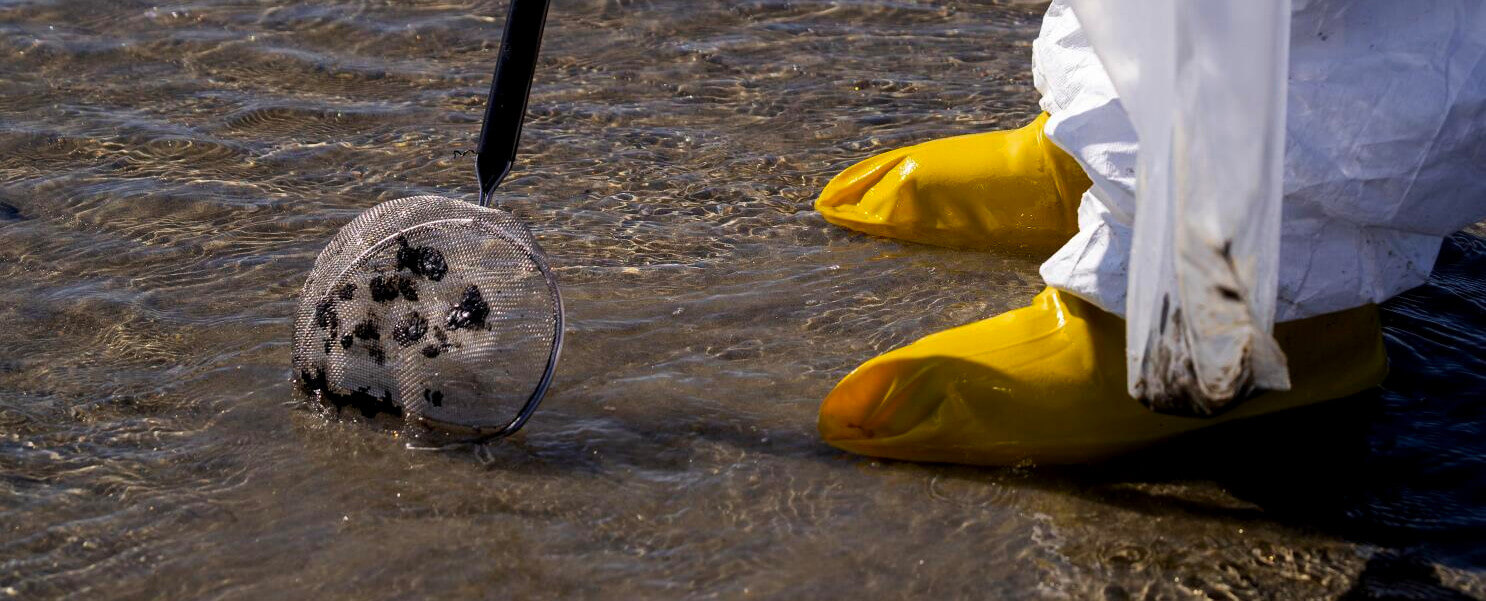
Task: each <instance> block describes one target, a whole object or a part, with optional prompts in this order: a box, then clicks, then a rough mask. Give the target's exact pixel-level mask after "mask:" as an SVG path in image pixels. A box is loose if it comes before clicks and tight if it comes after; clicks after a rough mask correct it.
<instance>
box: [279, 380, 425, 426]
mask: <svg viewBox="0 0 1486 601" xmlns="http://www.w3.org/2000/svg"><path fill="white" fill-rule="evenodd" d="M296 383H297V384H298V386H299V390H300V392H303V393H304V394H305V395H306V396H309V397H312V398H314V399H316V400H318V401H320V402H321V403H322V404H325V405H329V406H331V407H335V408H336V409H337V410H340V409H345V408H348V407H349V408H351V409H355V410H357V411H359V412H361V415H362V416H363V417H367V418H372V417H376V415H377V414H379V413H386V414H388V415H391V416H392V417H396V418H401V417H402V407H399V406H398V405H397V403H394V402H392V393H391V392H385V391H384V392H383V393H382V396H381V397H376V396H373V395H372V394H371V392H369V389H366V388H362V389H360V390H357V391H356V392H352V393H349V394H341V393H337V392H334V391H332V390H330V385H329V383H328V382H327V381H326V378H325V373H324V372H322V371H320V370H318V369H308V370H302V371H300V372H299V379H298V381H297V382H296Z"/></svg>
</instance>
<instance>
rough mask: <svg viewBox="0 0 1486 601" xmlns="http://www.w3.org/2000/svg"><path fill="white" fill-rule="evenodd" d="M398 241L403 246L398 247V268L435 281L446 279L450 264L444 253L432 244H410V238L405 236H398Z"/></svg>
mask: <svg viewBox="0 0 1486 601" xmlns="http://www.w3.org/2000/svg"><path fill="white" fill-rule="evenodd" d="M397 243H398V244H400V245H402V248H399V249H397V270H398V271H402V270H404V269H406V270H408V271H411V272H413V275H421V276H423V277H425V278H428V279H430V280H433V281H435V282H437V281H439V280H442V279H444V274H446V273H449V264H448V263H446V262H444V253H442V252H439V249H437V248H433V247H431V246H409V245H408V239H407V238H406V237H403V236H398V237H397Z"/></svg>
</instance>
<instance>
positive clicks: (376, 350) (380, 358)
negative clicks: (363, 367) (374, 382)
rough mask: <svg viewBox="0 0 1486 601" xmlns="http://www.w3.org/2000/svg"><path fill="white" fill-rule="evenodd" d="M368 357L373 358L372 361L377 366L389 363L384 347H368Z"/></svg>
mask: <svg viewBox="0 0 1486 601" xmlns="http://www.w3.org/2000/svg"><path fill="white" fill-rule="evenodd" d="M366 355H367V356H368V357H371V360H372V361H376V362H377V365H381V364H383V363H386V362H387V353H386V352H385V351H383V350H382V347H380V346H377V345H375V344H373V345H368V346H367V347H366Z"/></svg>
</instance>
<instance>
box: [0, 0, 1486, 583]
mask: <svg viewBox="0 0 1486 601" xmlns="http://www.w3.org/2000/svg"><path fill="white" fill-rule="evenodd" d="M1040 16H1041V9H1040V8H1039V7H1038V6H1035V5H1027V4H1024V3H1007V4H1000V3H963V2H962V3H953V4H945V5H936V4H929V3H925V2H917V1H911V0H901V1H885V0H884V1H865V0H864V1H849V0H842V1H835V2H822V1H811V0H793V1H748V2H733V3H726V4H723V3H703V2H684V1H679V0H654V1H632V0H574V1H559V2H557V3H556V5H555V6H554V7H553V8H552V12H551V17H550V22H549V26H548V31H547V36H546V44H545V46H544V48H543V52H542V59H541V63H540V65H539V67H538V74H537V81H536V83H535V89H534V92H533V96H532V100H531V113H532V114H531V116H530V119H529V121H528V122H527V125H526V128H525V137H524V140H523V142H524V145H523V153H524V157H523V158H522V160H521V161H520V163H519V164H518V166H517V167H516V170H515V172H514V174H513V176H512V177H511V178H510V179H509V180H508V181H507V182H506V183H505V184H504V185H503V187H502V191H503V192H502V196H501V199H502V202H503V203H504V204H505V205H506V206H508V207H511V208H513V209H514V210H516V211H518V212H519V213H520V214H521V215H523V216H524V217H525V218H526V219H527V220H528V221H529V222H530V223H531V224H532V227H533V229H534V231H535V233H536V234H537V235H538V237H539V239H540V240H541V242H542V244H543V245H544V247H545V248H546V250H547V252H548V254H549V255H550V256H551V258H552V260H553V263H554V267H555V268H556V269H557V273H558V277H559V278H560V280H561V282H562V284H563V286H564V293H565V296H566V299H565V300H566V302H567V306H568V310H569V313H568V318H569V324H570V328H569V331H568V346H567V348H566V351H565V355H564V360H563V363H562V365H561V368H560V371H559V373H558V376H557V380H556V383H555V386H554V388H553V391H552V394H551V395H550V396H549V397H548V399H547V400H546V402H545V403H544V404H543V408H542V410H541V411H540V412H539V413H538V414H537V416H536V417H535V418H534V419H533V421H532V422H531V423H530V424H529V425H528V426H527V428H526V430H525V431H523V432H522V433H521V434H520V435H518V436H517V437H515V438H514V439H511V440H508V441H504V442H501V443H499V444H494V445H489V446H487V447H484V448H481V449H468V448H466V449H461V450H454V451H447V452H425V451H414V450H409V449H408V448H406V446H405V443H406V442H407V441H406V439H405V437H404V436H403V435H401V434H400V433H399V432H397V431H395V430H389V429H387V428H383V427H380V426H378V425H377V424H373V423H367V422H365V421H356V420H346V421H327V420H324V419H321V418H320V417H318V416H316V415H314V414H311V413H308V412H305V411H300V410H295V409H294V408H292V407H290V406H286V403H290V402H291V401H293V396H292V395H291V390H290V384H289V380H288V376H289V367H288V364H289V348H290V334H291V329H292V324H291V319H292V317H291V316H292V314H293V311H294V307H295V304H296V302H297V299H296V295H297V294H298V292H299V287H300V285H301V284H302V282H303V278H304V276H305V274H306V273H307V272H308V270H309V268H310V266H311V264H312V262H313V261H314V258H315V256H316V254H317V253H319V251H320V249H321V248H322V247H323V246H324V244H325V243H326V241H328V240H329V239H330V237H331V236H332V235H333V234H334V233H335V231H336V230H337V229H338V228H340V226H341V225H343V224H345V223H346V222H348V221H349V220H350V219H351V218H353V217H354V216H355V215H356V214H358V213H360V212H361V211H362V210H364V209H366V208H368V207H370V206H372V205H374V204H375V203H377V202H380V201H385V200H390V199H393V198H399V197H404V196H413V195H421V194H443V195H449V196H456V197H461V198H472V197H473V196H474V195H475V192H476V190H475V185H474V184H475V179H474V172H473V161H472V158H471V157H469V156H464V155H462V154H461V151H465V150H468V149H470V148H472V147H473V145H474V143H475V138H476V136H477V134H478V130H479V119H480V116H481V107H482V103H483V101H484V94H485V89H486V86H487V85H488V83H487V82H488V78H489V75H490V71H491V68H492V65H493V57H494V49H495V47H496V45H497V44H498V41H499V35H500V28H501V23H502V19H503V17H504V4H503V3H497V2H493V1H479V2H474V1H466V0H410V1H405V2H387V1H383V0H338V1H332V0H314V1H308V2H293V3H288V2H286V3H268V2H255V1H247V0H185V1H183V2H178V3H169V4H154V3H151V2H135V1H130V0H108V1H101V0H0V283H3V285H0V598H11V597H14V598H23V599H223V600H227V599H306V598H315V599H357V600H366V599H408V598H438V599H462V598H482V599H483V598H491V597H511V598H520V599H528V598H530V599H571V598H614V599H679V598H725V599H737V598H759V599H781V600H788V599H843V598H851V599H893V598H946V599H950V598H1039V599H1040V598H1077V599H1084V598H1094V599H1101V598H1102V599H1184V598H1215V599H1254V598H1265V599H1288V598H1294V599H1300V598H1331V597H1338V596H1344V595H1347V594H1352V595H1357V597H1355V598H1486V571H1483V569H1486V545H1482V544H1481V541H1482V540H1486V436H1483V431H1482V430H1483V424H1486V407H1483V406H1482V404H1481V402H1480V399H1481V398H1482V397H1483V394H1482V393H1483V391H1486V357H1483V356H1482V355H1481V353H1480V349H1482V348H1486V335H1483V333H1482V332H1483V329H1482V324H1486V300H1483V299H1486V242H1483V239H1482V238H1481V237H1480V235H1481V234H1482V230H1481V229H1480V228H1477V229H1475V230H1473V233H1462V234H1459V235H1457V236H1455V237H1453V238H1452V239H1450V240H1449V241H1447V243H1446V245H1445V248H1444V250H1443V251H1442V254H1441V259H1440V266H1439V269H1438V271H1437V273H1436V275H1435V277H1434V278H1433V279H1432V280H1431V282H1430V284H1429V285H1427V286H1425V287H1423V288H1420V289H1418V290H1415V291H1413V292H1411V293H1409V294H1407V295H1405V296H1404V297H1402V298H1400V299H1396V300H1395V301H1393V302H1391V303H1390V304H1389V305H1388V306H1387V311H1386V315H1385V319H1386V324H1387V337H1388V344H1389V352H1390V355H1391V357H1392V361H1393V371H1392V375H1391V376H1390V378H1389V380H1388V382H1387V384H1386V386H1385V387H1384V388H1383V389H1382V390H1381V391H1379V392H1377V393H1370V394H1368V395H1364V396H1363V397H1361V398H1356V399H1348V400H1346V401H1343V402H1340V403H1337V404H1333V405H1331V406H1328V407H1323V408H1320V409H1317V410H1314V411H1308V412H1305V413H1303V414H1299V415H1291V416H1286V418H1285V419H1283V420H1278V421H1276V420H1271V421H1268V422H1264V423H1259V424H1251V425H1247V426H1242V427H1238V428H1229V429H1227V430H1225V431H1223V432H1218V433H1211V434H1204V435H1203V436H1201V437H1200V438H1201V439H1200V440H1194V441H1188V442H1185V443H1181V444H1175V445H1168V446H1165V447H1161V448H1158V449H1153V450H1152V451H1151V452H1150V453H1148V454H1146V455H1143V456H1141V457H1136V458H1131V459H1129V460H1126V461H1122V462H1119V463H1116V464H1114V465H1106V466H1098V467H1090V468H1083V469H1061V470H1052V469H1032V468H1029V467H1020V468H1015V469H972V468H964V467H954V466H935V465H914V464H909V463H897V462H882V461H873V460H870V459H863V458H858V457H852V456H849V455H846V454H843V453H840V452H837V451H834V450H832V449H831V448H829V447H827V446H825V445H824V444H822V443H821V442H819V440H818V439H817V437H816V435H815V432H814V417H815V410H816V407H817V404H818V402H819V399H820V398H821V397H823V396H824V395H825V394H826V392H827V391H828V390H830V388H831V386H832V384H833V383H834V382H835V381H836V380H838V379H839V378H840V377H841V376H843V375H845V374H846V372H847V371H849V370H850V369H851V368H853V367H854V366H856V365H857V364H858V363H860V362H861V361H863V360H865V359H867V358H869V357H871V356H873V355H874V354H877V353H880V352H883V351H886V350H888V349H890V348H893V347H895V346H898V345H901V344H904V343H907V342H909V341H911V340H913V339H915V338H917V337H919V336H923V335H925V334H928V333H930V332H933V331H936V330H940V329H943V328H946V327H949V326H953V325H958V324H962V323H966V322H969V321H973V320H976V319H980V318H983V317H988V316H990V315H994V314H996V313H999V312H1001V311H1004V310H1007V309H1010V308H1014V307H1017V306H1020V305H1023V304H1025V303H1026V302H1027V300H1028V299H1030V298H1031V296H1032V295H1033V294H1035V293H1036V292H1037V291H1038V290H1039V289H1040V287H1041V282H1040V279H1039V278H1038V276H1037V263H1038V260H1037V259H1036V258H1035V257H1027V256H1014V255H1008V254H1005V253H981V252H956V251H950V250H943V249H935V248H928V247H923V246H917V245H911V244H902V243H897V242H893V241H890V240H883V239H875V238H870V237H865V236H860V235H854V234H851V233H848V232H846V231H843V230H841V229H838V228H834V227H830V226H828V225H827V224H826V223H825V222H824V221H823V220H822V219H821V218H820V217H819V215H817V214H816V213H814V212H813V211H812V210H810V203H811V200H812V199H813V196H814V194H816V193H817V192H818V191H819V189H820V188H821V187H822V186H823V185H824V184H825V182H826V181H827V180H828V179H829V177H830V176H831V175H832V174H834V173H836V172H838V171H839V170H841V169H843V168H845V167H846V166H847V165H850V164H851V163H853V162H854V161H857V160H860V159H862V158H865V157H867V156H869V155H871V154H873V153H875V152H878V151H881V150H885V149H887V148H891V147H895V146H900V145H904V144H910V143H914V142H919V141H924V140H929V139H933V138H937V137H943V136H947V135H953V134H960V133H969V132H974V131H982V130H987V129H992V128H1004V127H1011V126H1015V125H1020V124H1021V123H1024V122H1025V121H1027V120H1029V119H1031V118H1032V117H1033V116H1034V115H1035V113H1036V110H1037V104H1036V101H1037V94H1036V92H1035V90H1034V89H1033V87H1032V81H1031V75H1030V70H1029V67H1030V53H1031V49H1030V43H1031V40H1032V39H1033V37H1034V36H1035V35H1036V32H1037V28H1038V24H1039V22H1040ZM1390 595H1393V597H1389V596H1390Z"/></svg>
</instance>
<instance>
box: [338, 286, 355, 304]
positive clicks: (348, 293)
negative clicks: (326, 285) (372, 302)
mask: <svg viewBox="0 0 1486 601" xmlns="http://www.w3.org/2000/svg"><path fill="white" fill-rule="evenodd" d="M335 295H336V296H338V297H340V299H341V300H351V299H353V298H356V284H353V283H351V282H346V285H344V286H341V287H340V288H336V289H335Z"/></svg>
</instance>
